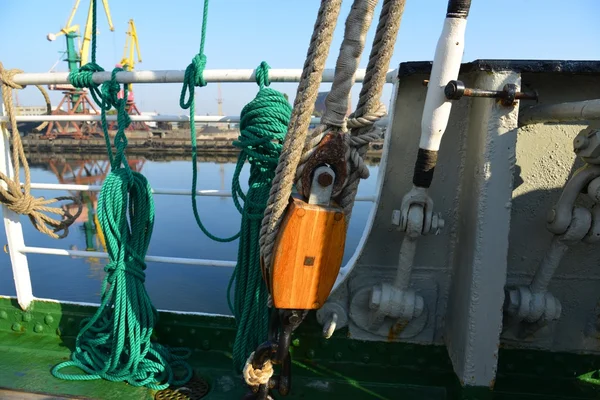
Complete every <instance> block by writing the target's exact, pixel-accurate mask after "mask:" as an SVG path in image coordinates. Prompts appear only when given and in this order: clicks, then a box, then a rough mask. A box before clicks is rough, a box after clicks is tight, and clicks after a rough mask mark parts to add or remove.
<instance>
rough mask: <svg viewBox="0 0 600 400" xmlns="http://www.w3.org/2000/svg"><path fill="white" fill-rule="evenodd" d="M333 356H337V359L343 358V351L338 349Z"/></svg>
mask: <svg viewBox="0 0 600 400" xmlns="http://www.w3.org/2000/svg"><path fill="white" fill-rule="evenodd" d="M333 358H335V359H336V360H337V361H339V360H341V359H342V353H341V352H339V351H338V352H336V353H335V354H334V355H333Z"/></svg>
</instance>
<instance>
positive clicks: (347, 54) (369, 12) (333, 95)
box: [296, 0, 379, 197]
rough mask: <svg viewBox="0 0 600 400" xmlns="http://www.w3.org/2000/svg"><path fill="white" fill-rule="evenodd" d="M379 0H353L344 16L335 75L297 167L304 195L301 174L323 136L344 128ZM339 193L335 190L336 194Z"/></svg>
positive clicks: (303, 190)
mask: <svg viewBox="0 0 600 400" xmlns="http://www.w3.org/2000/svg"><path fill="white" fill-rule="evenodd" d="M378 1H379V0H354V3H353V4H352V9H351V10H350V14H348V18H347V19H346V29H345V31H344V40H343V42H342V45H341V48H340V54H339V56H338V59H337V62H336V66H335V77H334V79H333V84H332V85H331V91H330V92H329V94H328V95H327V98H326V99H325V113H324V115H323V117H322V118H321V124H320V125H319V126H318V127H317V128H316V129H315V130H314V131H312V132H311V133H310V134H309V137H308V138H307V139H306V142H305V144H304V149H303V151H302V157H301V159H300V163H299V165H298V168H297V169H296V189H297V190H298V192H299V193H301V194H302V195H304V197H308V196H309V190H310V188H303V187H302V174H303V172H304V168H305V166H306V163H307V162H308V160H309V159H310V158H311V157H312V155H313V154H314V152H315V150H316V149H317V146H318V145H319V143H320V142H321V140H322V139H323V137H324V136H325V135H327V134H329V133H339V134H341V133H343V132H346V113H347V111H348V100H349V98H350V90H352V85H353V84H354V76H355V75H356V70H357V69H358V64H359V62H360V58H361V55H362V52H363V50H364V48H365V42H366V41H367V33H368V31H369V28H370V26H371V22H372V21H373V14H374V13H375V7H376V6H377V3H378ZM337 194H339V193H334V195H337Z"/></svg>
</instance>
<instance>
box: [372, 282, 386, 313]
mask: <svg viewBox="0 0 600 400" xmlns="http://www.w3.org/2000/svg"><path fill="white" fill-rule="evenodd" d="M382 296H383V293H382V291H381V288H380V287H379V286H374V287H373V289H372V291H371V301H370V303H369V308H370V309H371V310H375V309H377V308H379V305H380V304H381V297H382Z"/></svg>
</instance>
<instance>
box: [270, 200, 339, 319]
mask: <svg viewBox="0 0 600 400" xmlns="http://www.w3.org/2000/svg"><path fill="white" fill-rule="evenodd" d="M345 242H346V219H345V218H344V213H343V212H342V209H341V207H339V206H338V205H337V204H334V203H331V204H330V205H319V204H309V203H307V202H305V201H304V200H303V199H302V198H301V197H300V196H292V197H291V198H290V203H289V205H288V209H287V211H286V214H285V217H284V220H283V222H282V224H281V227H280V229H279V234H278V236H277V240H276V242H275V251H274V254H273V263H272V266H271V268H270V273H269V274H266V275H265V278H266V279H267V282H268V286H269V288H270V291H271V296H272V298H273V305H274V306H275V307H276V308H283V309H306V310H308V309H318V308H320V307H321V306H322V305H323V304H325V301H326V300H327V298H328V297H329V294H330V292H331V289H332V288H333V284H334V283H335V280H336V278H337V276H338V273H339V271H340V267H341V265H342V258H343V255H344V245H345ZM269 275H270V276H269Z"/></svg>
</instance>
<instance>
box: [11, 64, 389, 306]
mask: <svg viewBox="0 0 600 400" xmlns="http://www.w3.org/2000/svg"><path fill="white" fill-rule="evenodd" d="M334 72H335V71H334V70H333V69H326V70H325V71H324V73H323V82H332V81H333V77H334ZM301 74H302V70H301V69H271V70H269V78H270V80H271V82H298V81H299V80H300V76H301ZM364 76H365V70H364V69H361V70H358V71H357V73H356V77H355V81H356V82H361V81H362V80H363V79H364ZM395 76H396V71H395V70H390V71H388V77H387V81H388V83H390V82H392V83H396V82H397V81H396V79H395ZM183 77H184V71H134V72H120V73H118V74H117V80H118V81H119V83H178V82H183ZM204 78H205V80H206V81H207V82H254V81H255V70H250V69H243V70H206V71H205V72H204ZM109 79H111V72H110V71H106V72H97V73H94V74H93V81H94V82H95V83H102V82H104V81H106V80H109ZM14 81H15V83H17V84H20V85H44V84H68V83H70V82H69V80H68V73H36V74H31V73H22V74H17V75H15V76H14ZM395 86H396V85H395ZM131 118H132V120H133V121H165V122H167V121H168V122H177V121H182V122H185V121H189V117H187V116H176V115H158V116H157V115H138V116H131ZM195 118H196V122H199V123H203V122H222V123H237V122H239V116H196V117H195ZM6 120H7V117H6V111H5V109H4V105H3V104H2V108H0V122H3V121H6ZM107 120H109V121H114V120H116V116H113V115H110V116H107ZM17 121H23V122H24V121H75V122H77V121H100V116H99V115H31V116H18V117H17ZM319 121H320V119H318V118H313V120H312V122H313V123H315V124H316V123H319ZM387 123H388V120H387V119H382V120H381V121H379V122H378V125H385V124H387ZM387 129H388V132H389V129H390V127H389V124H388V127H387ZM1 130H2V132H1V133H2V134H3V135H2V136H3V140H1V141H0V172H3V173H4V174H6V175H8V176H13V175H14V170H13V166H12V162H11V159H10V143H9V139H8V138H9V135H8V132H7V130H6V127H5V125H2V129H1ZM385 138H386V143H388V140H389V135H386V136H385ZM385 160H386V157H385V156H384V157H383V160H382V163H385ZM380 168H381V166H380ZM379 182H382V179H381V174H380V179H379ZM382 186H383V185H382V184H380V183H379V184H378V193H377V194H376V195H373V196H357V198H356V201H366V202H376V201H377V199H378V198H379V195H380V191H381V188H382ZM31 187H32V189H40V190H69V191H99V190H100V189H101V186H98V185H65V184H48V183H32V184H31ZM153 193H154V194H161V195H190V194H191V192H190V191H189V190H186V189H154V190H153ZM197 194H198V195H200V196H215V197H230V196H231V192H229V191H222V190H199V191H197ZM373 208H375V207H373ZM2 212H3V219H4V227H5V231H6V237H7V241H8V252H9V255H10V259H11V264H12V270H13V278H14V280H15V287H16V292H17V300H18V303H19V305H20V306H21V308H23V309H27V308H28V307H29V305H30V304H31V302H32V301H33V300H34V296H33V291H32V287H31V279H30V274H29V265H28V260H27V256H26V254H44V255H57V256H70V257H86V258H89V257H97V258H108V254H107V253H103V252H93V251H81V250H65V249H57V248H45V247H31V246H26V245H25V241H24V238H23V228H22V226H21V223H20V220H19V215H18V214H15V213H14V212H13V211H11V210H9V209H8V207H6V206H5V205H2ZM373 215H374V212H373V210H372V211H371V215H370V216H369V219H368V221H367V226H366V228H365V230H364V232H363V238H361V240H360V243H359V246H358V247H357V249H356V250H355V252H354V254H353V256H352V257H351V259H350V261H349V262H348V264H347V265H346V266H344V267H343V268H342V270H341V272H340V275H347V274H348V273H349V272H350V271H351V270H352V268H353V266H354V264H355V263H356V260H357V259H358V256H359V255H360V253H362V249H363V246H364V243H365V240H364V239H365V238H364V236H365V235H368V234H369V233H370V231H371V228H372V224H373V219H374V218H373ZM145 260H146V261H149V262H160V263H172V264H183V265H201V266H210V267H226V268H232V267H235V265H236V262H235V261H221V260H206V259H194V258H179V257H163V256H151V255H148V256H146V259H145ZM349 264H351V265H349ZM336 283H337V282H336Z"/></svg>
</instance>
